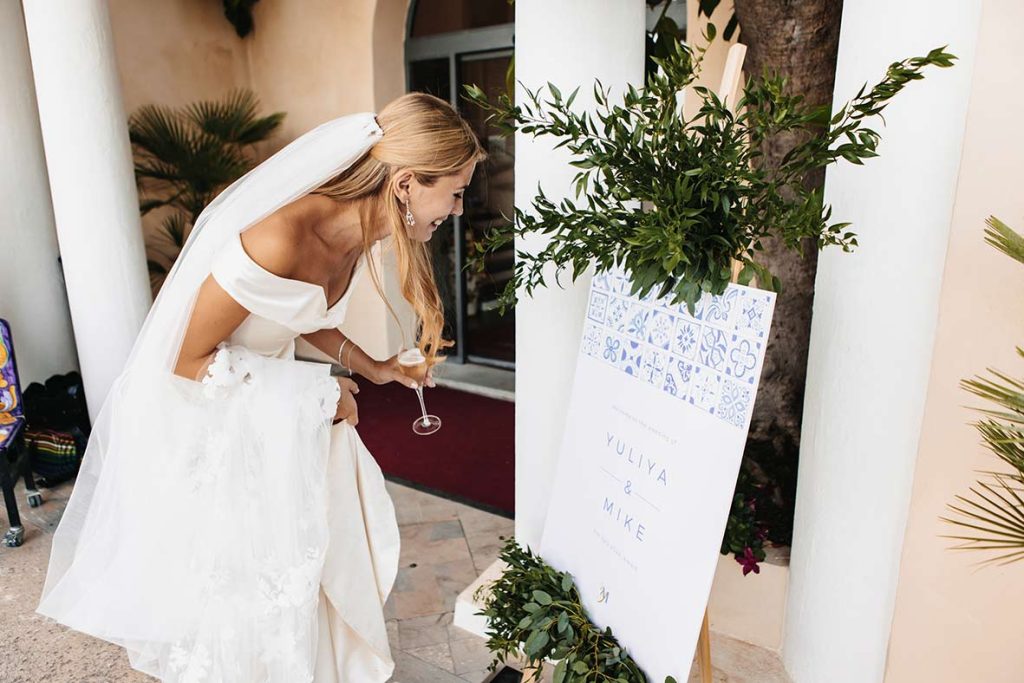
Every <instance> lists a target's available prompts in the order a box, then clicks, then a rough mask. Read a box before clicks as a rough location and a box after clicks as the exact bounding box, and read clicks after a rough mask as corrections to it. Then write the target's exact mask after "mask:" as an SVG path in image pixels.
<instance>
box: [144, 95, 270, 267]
mask: <svg viewBox="0 0 1024 683" xmlns="http://www.w3.org/2000/svg"><path fill="white" fill-rule="evenodd" d="M258 107H259V102H258V101H257V99H256V96H255V95H254V94H253V93H252V92H251V91H249V90H234V91H232V92H230V93H229V94H228V95H227V96H226V97H225V98H224V99H223V100H221V101H219V102H208V101H203V102H197V103H194V104H190V105H188V106H186V107H183V108H173V107H163V106H157V105H146V106H143V107H140V108H139V109H138V110H136V111H135V112H134V113H133V114H132V115H131V116H130V117H129V119H128V135H129V139H130V140H131V143H132V151H133V154H134V157H135V182H136V184H137V185H138V190H139V199H140V202H139V208H140V210H141V211H142V214H143V215H146V214H147V213H149V212H150V211H153V210H156V209H161V208H164V207H166V208H167V209H169V211H168V212H167V213H166V215H165V216H164V217H163V220H162V222H161V225H160V229H161V231H162V236H163V237H164V238H165V241H166V243H167V244H166V245H164V248H163V249H159V248H157V245H148V250H149V251H150V252H151V254H150V256H149V257H148V259H147V260H148V263H149V270H150V277H151V279H152V280H153V281H154V284H157V283H158V282H159V280H160V279H161V278H162V277H163V276H164V275H166V273H167V271H168V268H167V267H165V265H164V264H163V263H162V262H161V260H166V261H170V262H173V261H174V259H175V258H176V257H177V254H178V252H180V251H181V247H182V245H184V243H185V239H186V237H188V233H189V230H191V227H192V225H194V224H195V220H196V219H197V218H198V217H199V214H200V213H202V210H203V209H204V208H205V207H206V205H207V204H209V203H210V202H211V201H212V200H213V198H214V197H216V196H217V194H218V193H219V192H220V191H221V190H222V189H223V188H224V187H226V186H227V185H229V184H231V183H232V182H234V181H235V180H237V179H238V178H240V177H241V176H242V175H244V174H245V173H246V172H248V171H249V170H250V169H251V168H252V167H253V166H255V164H256V160H255V159H254V157H253V156H252V154H251V148H252V146H253V145H254V144H256V143H257V142H260V141H262V140H265V139H267V138H268V137H269V136H270V135H271V134H272V133H273V132H274V131H275V130H277V128H278V126H280V125H281V121H282V120H283V119H284V116H285V115H284V113H283V112H277V113H275V114H270V115H269V116H260V115H258V114H257V109H258ZM154 254H155V255H156V258H154ZM158 259H159V260H158Z"/></svg>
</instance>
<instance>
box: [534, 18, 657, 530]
mask: <svg viewBox="0 0 1024 683" xmlns="http://www.w3.org/2000/svg"><path fill="white" fill-rule="evenodd" d="M645 8H646V5H645V4H644V3H642V2H635V1H631V2H621V1H620V0H600V1H599V2H594V0H554V1H546V2H545V1H542V0H516V55H515V59H516V79H517V80H518V81H522V82H523V83H524V84H526V86H527V87H528V88H530V90H534V89H536V88H538V87H539V86H541V85H543V84H545V83H547V82H548V81H550V82H552V83H554V84H555V85H556V86H557V87H558V88H559V90H561V91H562V93H563V94H564V95H566V96H568V94H569V93H570V92H571V91H572V90H573V89H574V88H575V87H576V86H577V85H578V86H580V90H579V94H578V96H577V98H576V100H575V102H574V104H573V107H574V108H579V110H583V109H584V108H593V107H594V102H593V89H594V79H595V78H599V79H600V80H601V83H602V84H604V86H605V87H611V89H612V94H611V97H612V99H613V100H614V99H615V98H617V97H620V96H621V93H622V91H623V90H624V88H625V85H626V84H627V83H632V84H633V85H635V86H637V87H640V86H642V84H643V76H644V39H645V34H644V26H645ZM525 97H526V93H525V92H523V91H522V88H521V86H520V87H518V89H517V91H516V98H517V100H518V101H520V102H521V101H523V98H525ZM544 99H547V97H546V96H545V98H544ZM515 143H516V167H515V186H516V190H515V203H516V206H518V207H520V208H522V209H524V210H528V209H529V207H530V204H531V200H532V199H533V197H534V196H535V194H536V191H537V184H538V183H540V184H541V186H542V187H543V188H544V192H545V194H546V195H547V196H548V197H549V198H550V199H551V201H553V202H556V203H557V202H558V201H560V200H561V199H562V198H563V197H569V196H572V188H571V185H570V181H571V180H572V177H573V175H574V174H575V172H576V171H577V169H575V168H573V167H572V166H569V163H568V162H569V160H570V158H571V157H570V155H569V154H568V152H566V150H565V149H564V148H562V149H559V150H555V149H553V148H554V145H555V143H556V141H553V140H552V139H550V138H545V137H541V138H538V139H536V140H535V139H533V138H532V137H531V136H529V135H523V134H520V133H517V134H516V140H515ZM545 239H546V238H545V237H544V236H536V235H535V236H530V237H528V238H526V239H522V240H519V241H518V242H517V244H516V249H517V250H520V249H521V250H525V251H529V252H537V251H540V250H541V249H543V247H544V243H545ZM553 273H554V269H549V270H548V271H547V282H549V284H550V286H549V287H545V288H538V289H535V290H534V291H533V294H532V295H531V296H526V295H525V294H524V293H521V294H520V301H519V305H518V307H517V308H516V520H515V521H516V531H515V534H516V539H517V540H518V541H519V543H521V544H526V545H529V546H531V547H533V548H537V547H539V546H540V538H541V533H542V532H543V530H544V518H545V516H546V514H547V507H548V499H549V498H550V495H551V483H552V481H553V479H554V475H555V468H556V465H557V463H558V454H559V450H560V448H561V442H562V427H563V423H564V421H565V415H566V412H567V409H568V402H569V394H570V391H571V389H572V382H573V373H574V370H575V367H576V354H577V352H578V351H579V344H580V334H581V332H582V329H583V318H584V317H585V311H586V297H587V289H588V287H589V285H590V277H591V273H590V272H588V273H587V274H586V275H583V276H581V277H580V279H579V280H578V281H577V282H576V283H575V285H573V284H572V268H571V266H570V268H569V269H568V270H567V271H565V272H563V273H562V275H561V276H560V279H561V282H562V284H563V286H564V289H561V288H559V287H558V285H556V284H555V282H554V277H553Z"/></svg>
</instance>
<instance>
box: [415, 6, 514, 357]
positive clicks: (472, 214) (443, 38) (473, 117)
mask: <svg viewBox="0 0 1024 683" xmlns="http://www.w3.org/2000/svg"><path fill="white" fill-rule="evenodd" d="M511 45H512V26H511V25H502V26H495V27H489V28H479V29H472V30H467V31H458V32H453V33H449V34H441V35H431V36H429V37H424V38H417V39H415V40H414V39H410V40H409V41H407V43H406V54H407V59H408V71H407V73H408V89H409V90H410V91H420V92H428V93H430V94H432V95H436V96H437V97H440V98H441V99H444V100H446V101H448V102H451V103H452V105H453V106H455V107H456V108H457V109H458V110H459V112H460V113H461V114H462V115H463V116H464V117H465V118H466V120H467V121H469V122H470V124H471V125H472V127H473V129H474V130H475V131H476V133H477V136H478V137H479V139H480V141H481V143H482V144H483V146H484V147H485V149H486V150H487V153H488V155H489V156H488V159H487V161H485V162H484V163H482V164H479V165H478V166H477V169H476V173H474V175H473V182H472V183H471V184H470V186H469V188H468V189H467V190H466V197H465V201H464V202H463V207H464V211H463V215H462V216H452V217H451V218H449V219H448V223H446V224H445V225H444V226H442V227H441V228H439V229H438V230H437V232H435V233H434V237H433V238H432V239H431V240H430V243H429V245H430V250H431V255H432V258H433V262H434V273H435V276H436V279H437V285H438V291H439V292H440V294H441V299H442V301H443V302H444V307H445V320H446V326H447V327H446V330H445V335H446V336H447V337H448V338H449V339H453V340H455V347H454V348H453V349H451V351H450V357H451V360H454V361H456V362H463V363H465V362H473V363H480V364H484V365H493V366H497V367H503V368H509V369H513V368H514V367H515V312H514V311H512V310H509V311H506V312H505V314H504V315H500V314H499V313H498V310H497V298H498V296H499V295H500V293H501V291H502V290H503V289H504V287H505V283H507V282H508V281H509V279H511V277H512V273H513V263H514V262H513V258H514V254H515V249H514V245H509V246H508V247H507V248H506V249H505V250H503V251H502V252H501V253H496V254H490V255H488V257H487V260H486V262H485V264H484V271H483V272H481V273H478V272H475V271H473V270H472V269H467V263H466V261H467V259H466V255H467V254H468V253H470V249H471V247H472V245H473V244H474V243H475V242H476V241H477V240H479V239H481V237H482V236H483V234H484V233H485V232H486V231H487V230H488V229H489V228H490V227H492V226H494V225H497V224H498V223H499V222H500V221H504V220H506V217H511V216H512V214H513V211H512V207H513V188H514V160H515V149H514V140H513V139H512V138H508V139H505V138H502V137H500V136H499V135H498V132H497V130H496V129H494V127H493V126H489V125H487V124H486V122H485V119H486V118H487V117H486V115H485V114H484V112H482V111H480V110H479V109H478V108H477V107H476V106H475V105H472V104H470V103H468V102H466V101H465V100H464V99H463V98H462V95H461V93H462V86H463V84H466V83H473V84H476V85H477V86H479V87H480V88H482V89H483V90H484V91H485V92H486V93H487V94H488V96H490V97H497V95H498V94H500V93H501V92H502V91H503V90H504V88H505V75H506V72H507V70H508V67H509V64H510V62H511V59H512V47H511Z"/></svg>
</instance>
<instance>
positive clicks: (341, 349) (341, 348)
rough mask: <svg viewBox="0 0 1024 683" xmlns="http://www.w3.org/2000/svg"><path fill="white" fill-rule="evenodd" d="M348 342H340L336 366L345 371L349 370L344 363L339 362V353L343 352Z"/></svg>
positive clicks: (347, 340)
mask: <svg viewBox="0 0 1024 683" xmlns="http://www.w3.org/2000/svg"><path fill="white" fill-rule="evenodd" d="M349 341H350V340H349V339H346V340H344V341H342V342H341V346H339V347H338V365H340V366H341V367H343V368H345V369H346V370H349V369H350V368H349V367H348V366H347V365H345V364H344V363H342V362H341V352H342V351H344V350H345V344H348V343H349ZM350 355H351V354H350Z"/></svg>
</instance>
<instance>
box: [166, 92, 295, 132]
mask: <svg viewBox="0 0 1024 683" xmlns="http://www.w3.org/2000/svg"><path fill="white" fill-rule="evenodd" d="M258 106H259V100H258V99H257V98H256V95H254V94H253V92H252V91H251V90H245V89H238V90H232V91H231V92H230V93H228V95H227V97H225V98H224V99H223V100H221V101H203V102H196V103H194V104H191V105H189V106H188V107H186V108H185V112H184V114H185V116H186V117H188V119H189V120H190V121H191V122H192V123H193V124H194V125H195V126H196V127H197V128H199V129H200V130H202V131H203V132H205V133H207V134H208V135H212V136H213V137H214V138H216V139H217V140H219V141H221V142H223V143H231V144H239V145H248V144H253V143H255V142H259V141H261V140H265V139H266V138H267V137H268V136H269V135H270V134H271V133H273V132H274V130H275V129H276V128H277V127H278V126H279V125H280V124H281V121H282V120H283V119H284V116H285V115H284V113H283V112H277V113H275V114H271V115H270V116H264V117H260V116H257V114H256V109H257V107H258Z"/></svg>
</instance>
